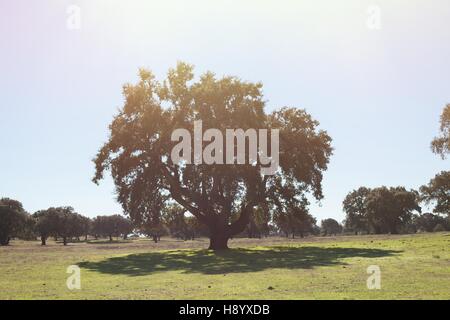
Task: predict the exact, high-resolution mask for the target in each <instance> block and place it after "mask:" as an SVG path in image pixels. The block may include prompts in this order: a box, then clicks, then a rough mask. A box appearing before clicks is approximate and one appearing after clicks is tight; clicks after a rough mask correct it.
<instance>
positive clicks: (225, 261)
mask: <svg viewBox="0 0 450 320" xmlns="http://www.w3.org/2000/svg"><path fill="white" fill-rule="evenodd" d="M207 245H208V241H207V239H200V240H197V241H186V242H184V241H177V240H173V239H163V240H162V241H161V242H160V243H158V244H154V243H152V242H151V241H149V240H134V241H122V242H121V241H119V242H113V243H109V242H101V241H100V242H90V243H79V244H70V245H69V246H67V247H63V246H62V245H61V244H57V243H52V242H50V243H49V245H48V246H46V247H41V246H40V245H39V242H17V241H13V242H12V244H11V246H9V247H1V248H0V299H450V233H448V232H447V233H436V234H417V235H399V236H386V235H385V236H354V237H353V236H349V237H344V236H342V237H333V238H330V237H328V238H307V239H304V240H300V239H295V240H290V239H283V238H269V239H262V240H259V239H235V240H232V241H231V242H230V245H231V247H232V248H233V249H232V250H230V251H228V252H225V253H220V254H214V253H211V252H209V251H207V250H205V249H204V248H205V247H207ZM69 265H78V266H79V267H80V268H81V286H82V287H81V290H74V291H70V290H69V289H68V288H67V286H66V279H67V277H68V276H69V274H67V273H66V270H67V267H68V266H69ZM370 265H378V266H379V267H380V269H381V289H380V290H369V289H367V285H366V280H367V278H368V277H369V274H367V267H368V266H370Z"/></svg>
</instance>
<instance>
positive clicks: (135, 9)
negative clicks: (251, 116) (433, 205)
mask: <svg viewBox="0 0 450 320" xmlns="http://www.w3.org/2000/svg"><path fill="white" fill-rule="evenodd" d="M70 5H77V6H79V8H80V9H81V12H80V13H81V25H80V29H75V30H73V29H71V28H68V27H67V20H68V18H69V14H68V13H67V8H68V7H69V6H70ZM373 5H375V6H376V7H375V11H374V10H373V8H374V7H370V6H373ZM376 8H379V10H380V11H379V13H380V15H377V14H376V11H377V9H376ZM374 12H375V14H374ZM377 17H379V18H380V19H377ZM374 18H375V20H373V19H374ZM70 21H73V20H69V22H70ZM368 21H369V22H371V23H369V24H368ZM373 21H375V24H374V23H373ZM378 22H379V24H378ZM374 26H379V27H380V28H378V29H377V28H374ZM178 60H182V61H186V62H189V63H192V64H194V65H195V66H196V70H197V72H203V71H205V70H212V71H214V72H216V73H217V74H218V75H223V74H226V75H237V76H239V77H241V78H242V79H245V80H250V81H261V82H263V84H264V94H265V98H266V99H267V110H268V111H271V110H273V109H275V108H279V107H281V106H284V105H287V106H296V107H301V108H306V109H307V111H308V112H309V113H311V114H312V115H313V116H314V117H315V118H316V119H317V120H319V121H320V123H321V127H322V128H324V129H326V130H328V132H329V134H330V135H331V136H332V137H333V139H334V142H333V145H334V147H335V149H336V150H335V155H334V156H333V157H332V159H331V163H330V167H329V170H328V171H327V172H326V173H325V179H324V194H325V199H324V200H323V201H322V204H321V206H318V205H316V204H314V205H313V206H312V207H311V211H312V213H313V215H315V216H316V217H317V218H318V219H323V218H325V217H333V218H336V219H338V220H342V219H343V218H344V214H343V212H342V206H341V203H342V200H343V198H344V197H345V195H346V194H347V193H348V192H349V191H350V190H352V189H354V188H357V187H359V186H361V185H365V186H369V187H375V186H380V185H387V186H397V185H404V186H406V187H408V188H418V187H419V186H420V185H422V184H424V183H426V182H428V181H429V179H430V178H432V177H433V176H434V175H435V174H436V173H437V172H439V171H441V170H448V169H449V164H450V160H441V159H440V158H439V157H438V156H435V155H434V154H432V153H431V151H430V148H429V145H430V142H431V140H432V138H433V136H435V135H436V134H437V133H438V120H439V115H440V113H441V111H442V110H443V108H444V106H445V104H446V103H450V1H448V0H428V1H425V0H370V1H366V0H345V1H336V0H328V1H324V0H314V1H300V0H292V1H275V0H272V1H262V0H252V1H250V0H235V1H231V0H228V1H223V0H214V1H211V0H205V1H197V0H191V1H181V0H180V1H171V0H169V1H162V0H161V1H149V0H142V1H137V0H127V1H123V0H120V1H119V0H86V1H79V0H71V1H63V0H0V196H4V197H11V198H15V199H18V200H20V201H22V202H23V204H24V206H25V208H26V209H27V210H28V211H29V212H34V211H36V210H38V209H44V208H47V207H50V206H59V205H71V206H73V207H74V208H75V209H76V210H77V211H78V212H80V213H82V214H86V215H89V216H95V215H98V214H112V213H118V212H121V207H120V206H119V205H118V204H117V203H116V201H115V199H114V186H113V184H112V182H111V180H110V179H107V180H106V181H104V182H103V183H102V184H101V185H100V186H96V185H95V184H93V183H92V182H91V181H90V179H91V178H92V176H93V173H94V166H93V163H92V162H91V159H92V158H93V157H94V156H95V154H96V152H97V150H98V148H99V147H100V146H101V145H102V143H103V142H104V141H105V140H106V138H107V134H108V131H107V126H108V124H109V123H110V122H111V120H112V117H113V115H114V114H115V113H116V112H117V108H118V107H120V106H121V104H122V102H123V99H122V96H121V89H122V85H123V84H124V83H125V82H135V81H136V80H137V70H138V68H139V67H148V68H150V69H152V70H153V71H154V72H155V74H156V75H157V76H158V77H159V78H162V77H164V75H165V73H166V71H167V69H168V68H169V67H173V66H174V65H175V64H176V62H177V61H178Z"/></svg>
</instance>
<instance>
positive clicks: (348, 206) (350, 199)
mask: <svg viewBox="0 0 450 320" xmlns="http://www.w3.org/2000/svg"><path fill="white" fill-rule="evenodd" d="M369 193H370V189H368V188H365V187H361V188H359V189H358V190H353V191H352V192H350V193H349V194H348V195H347V196H346V197H345V199H344V202H343V209H344V212H345V213H346V218H345V229H346V230H348V231H352V232H354V233H355V234H358V232H367V233H368V232H369V221H368V219H367V208H366V198H367V195H368V194H369Z"/></svg>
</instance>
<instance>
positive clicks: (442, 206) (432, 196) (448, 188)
mask: <svg viewBox="0 0 450 320" xmlns="http://www.w3.org/2000/svg"><path fill="white" fill-rule="evenodd" d="M420 192H421V198H422V200H423V201H424V202H425V203H427V204H430V203H434V204H435V207H434V209H433V212H434V213H441V214H447V215H449V216H450V171H442V172H441V173H439V174H437V175H436V176H435V177H434V179H431V181H430V182H429V183H428V185H425V186H422V187H421V188H420Z"/></svg>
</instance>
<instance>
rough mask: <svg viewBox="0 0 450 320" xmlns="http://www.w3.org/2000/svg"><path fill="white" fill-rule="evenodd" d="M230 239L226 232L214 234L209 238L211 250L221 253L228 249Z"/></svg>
mask: <svg viewBox="0 0 450 320" xmlns="http://www.w3.org/2000/svg"><path fill="white" fill-rule="evenodd" d="M228 239H229V237H228V236H227V235H226V234H225V233H224V232H214V233H213V234H212V235H211V236H210V238H209V248H208V249H209V250H214V251H219V250H227V249H228Z"/></svg>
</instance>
